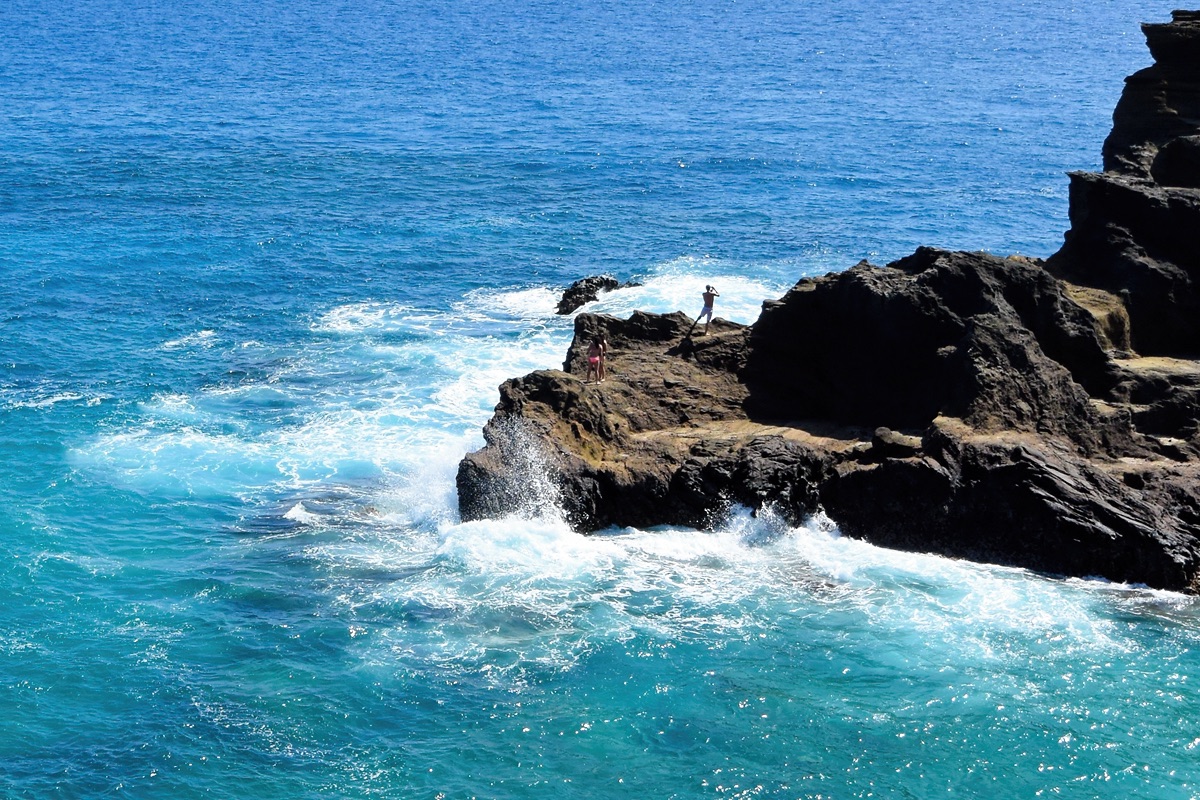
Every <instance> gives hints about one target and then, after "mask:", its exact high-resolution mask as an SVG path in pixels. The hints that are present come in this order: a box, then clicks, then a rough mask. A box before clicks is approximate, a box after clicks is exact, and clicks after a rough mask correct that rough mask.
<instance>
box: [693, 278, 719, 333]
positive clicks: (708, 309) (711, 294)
mask: <svg viewBox="0 0 1200 800" xmlns="http://www.w3.org/2000/svg"><path fill="white" fill-rule="evenodd" d="M702 296H703V297H704V308H702V309H700V316H698V317H696V321H695V322H693V323H692V327H690V328H688V336H691V335H692V331H694V330H695V329H696V326H697V325H699V324H700V320H701V319H703V320H704V335H705V336H707V335H708V323H710V322H712V314H713V301H714V300H716V299H717V298H718V297H720V296H721V295H720V293H719V292H717V290H716V289H714V288H713V287H711V286H705V287H704V294H703V295H702Z"/></svg>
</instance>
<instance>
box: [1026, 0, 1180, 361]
mask: <svg viewBox="0 0 1200 800" xmlns="http://www.w3.org/2000/svg"><path fill="white" fill-rule="evenodd" d="M1142 28H1143V30H1144V31H1145V33H1146V39H1147V42H1148V43H1149V46H1150V51H1151V53H1152V54H1153V55H1154V58H1155V63H1154V65H1153V66H1151V67H1147V68H1146V69H1144V70H1141V71H1140V72H1137V73H1135V74H1134V75H1131V76H1130V77H1129V78H1127V79H1126V82H1125V91H1124V93H1123V94H1122V95H1121V100H1120V102H1119V103H1118V104H1117V108H1116V111H1115V112H1114V113H1113V129H1112V133H1111V134H1109V136H1108V139H1107V140H1106V141H1105V142H1104V170H1105V171H1104V172H1103V173H1101V174H1096V173H1087V172H1076V173H1072V174H1071V189H1070V204H1071V205H1070V215H1071V230H1070V232H1068V234H1067V236H1066V243H1065V245H1064V246H1063V248H1062V250H1061V251H1059V252H1058V253H1057V254H1056V255H1055V256H1054V257H1052V258H1051V259H1050V260H1049V263H1048V265H1047V266H1048V267H1049V269H1050V270H1051V272H1053V273H1054V274H1056V275H1059V276H1060V277H1063V278H1065V279H1067V280H1069V281H1071V282H1072V283H1076V284H1079V285H1082V286H1087V287H1093V288H1096V289H1101V290H1104V291H1107V292H1111V293H1113V294H1115V295H1118V296H1119V297H1120V298H1121V299H1122V302H1123V304H1124V306H1125V307H1126V309H1127V310H1128V314H1129V317H1130V320H1131V323H1132V325H1131V328H1132V341H1131V345H1132V347H1133V349H1135V350H1136V351H1137V352H1139V353H1141V354H1142V355H1171V356H1183V357H1195V356H1197V355H1200V247H1198V246H1197V231H1198V230H1200V12H1195V11H1175V12H1174V13H1173V21H1172V22H1170V23H1168V24H1161V25H1143V26H1142Z"/></svg>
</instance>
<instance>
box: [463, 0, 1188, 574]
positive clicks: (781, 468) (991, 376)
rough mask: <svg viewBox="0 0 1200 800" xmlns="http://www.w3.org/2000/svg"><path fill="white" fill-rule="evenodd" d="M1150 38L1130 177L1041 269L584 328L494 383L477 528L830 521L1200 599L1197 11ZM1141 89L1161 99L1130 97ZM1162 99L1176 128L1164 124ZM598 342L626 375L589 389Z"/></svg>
mask: <svg viewBox="0 0 1200 800" xmlns="http://www.w3.org/2000/svg"><path fill="white" fill-rule="evenodd" d="M1147 34H1148V37H1149V39H1150V41H1151V45H1152V49H1154V52H1155V55H1156V56H1158V57H1159V59H1160V63H1159V64H1157V65H1156V66H1155V67H1152V68H1150V70H1146V71H1143V73H1138V76H1134V78H1131V79H1130V83H1129V85H1128V87H1127V89H1126V98H1123V99H1122V102H1121V106H1120V107H1118V111H1117V114H1116V115H1115V117H1114V119H1115V125H1114V132H1113V135H1112V136H1111V137H1110V139H1109V142H1108V143H1106V146H1105V148H1106V149H1105V156H1106V160H1105V163H1106V167H1110V168H1111V170H1112V171H1110V172H1106V173H1105V174H1103V175H1089V174H1084V173H1077V174H1075V175H1073V176H1072V194H1071V202H1072V207H1071V219H1072V230H1071V232H1070V233H1069V234H1068V236H1067V241H1066V244H1065V246H1064V248H1063V250H1062V251H1060V252H1059V253H1058V254H1056V255H1055V256H1054V257H1053V258H1052V259H1050V260H1049V261H1048V262H1046V263H1042V262H1040V261H1037V260H1033V259H1027V258H1019V257H1013V258H1007V259H1004V258H998V257H995V256H992V255H988V254H981V253H955V252H947V251H942V250H935V249H932V248H922V249H920V250H918V251H917V252H916V253H914V254H913V255H912V256H909V257H907V258H904V259H901V260H899V261H897V262H895V263H893V264H890V265H887V266H885V267H877V266H873V265H871V264H867V263H865V262H863V263H860V264H859V265H857V266H855V267H852V268H850V269H848V270H846V271H845V272H841V273H833V274H829V275H826V276H824V277H820V278H815V279H804V280H802V281H800V282H799V283H798V284H796V286H795V287H793V288H792V289H791V290H790V291H789V292H788V293H787V294H786V295H784V296H783V297H782V298H780V299H778V300H774V301H768V302H766V303H764V307H763V312H762V314H761V316H760V318H759V320H758V321H757V322H756V323H755V324H754V325H753V326H740V325H735V324H733V323H729V322H726V321H723V320H720V319H717V320H714V321H713V323H712V325H711V326H710V328H709V332H708V334H707V335H705V336H700V335H695V334H690V335H689V329H690V325H691V319H690V318H689V317H687V316H686V315H684V314H682V313H675V314H668V315H656V314H646V313H641V312H637V313H635V314H634V315H633V316H631V317H630V318H629V319H626V320H622V319H617V318H614V317H608V316H600V315H592V314H581V315H580V316H578V317H577V318H576V320H575V337H574V341H573V343H572V345H571V347H570V350H569V351H568V353H567V358H566V361H565V362H564V365H563V370H561V371H559V370H547V371H540V372H535V373H531V374H530V375H526V376H524V377H522V378H515V379H513V380H510V381H507V382H505V384H504V385H503V386H502V387H501V390H500V403H499V404H498V405H497V407H496V413H495V416H494V417H493V418H492V420H491V421H490V422H489V423H488V425H487V426H486V428H485V430H484V436H485V439H486V442H487V444H486V446H485V447H484V448H483V449H481V450H480V451H478V452H475V453H471V454H469V455H467V456H466V458H464V459H463V461H462V463H461V465H460V469H459V475H458V488H459V502H460V511H461V513H462V516H463V518H464V519H473V518H479V517H486V516H496V515H501V514H508V513H519V512H521V511H522V510H525V509H528V508H529V507H530V506H531V505H536V504H538V503H546V502H554V503H557V504H558V505H559V506H560V507H562V508H563V509H565V511H566V513H567V515H568V517H569V519H570V520H571V522H572V524H573V525H574V526H575V527H577V528H578V529H579V530H581V531H590V530H597V529H600V528H605V527H609V526H614V525H615V526H637V527H643V528H644V527H650V526H654V525H661V524H683V525H691V526H697V527H703V526H707V525H712V524H716V523H717V522H719V520H720V519H721V518H722V517H723V515H725V514H727V513H728V511H729V510H730V508H731V507H732V506H733V505H734V504H738V505H744V506H748V507H750V508H752V509H755V510H756V511H759V512H760V513H771V514H775V515H778V516H779V517H781V518H783V519H785V520H787V521H789V522H797V521H799V520H802V519H803V518H804V517H805V516H807V515H810V514H812V513H814V512H816V511H818V510H823V511H825V512H826V513H827V514H828V515H829V516H830V517H831V518H832V519H833V520H834V521H836V522H837V523H838V525H839V527H840V528H841V530H842V531H843V532H844V533H846V534H847V535H850V536H855V537H861V538H864V539H867V540H869V541H872V542H875V543H878V544H881V545H885V546H889V547H898V548H903V549H908V550H918V551H928V552H937V553H942V554H945V555H949V556H955V557H963V558H970V559H975V560H981V561H988V562H993V563H1001V564H1010V565H1015V566H1022V567H1027V568H1030V569H1035V570H1041V571H1044V572H1048V573H1053V574H1060V575H1076V576H1100V577H1105V578H1108V579H1112V580H1119V581H1128V582H1136V583H1145V584H1148V585H1151V586H1155V587H1161V588H1168V589H1177V590H1184V591H1192V592H1195V591H1198V590H1200V360H1198V358H1200V313H1197V312H1200V299H1198V297H1197V283H1196V279H1197V277H1198V276H1200V273H1198V272H1197V269H1198V266H1200V262H1198V260H1197V259H1200V248H1197V247H1196V246H1195V244H1194V243H1195V241H1196V239H1195V231H1196V230H1200V226H1198V225H1197V224H1196V223H1200V190H1198V189H1195V188H1189V187H1187V186H1180V185H1174V184H1182V183H1186V182H1187V181H1189V180H1191V177H1189V176H1190V175H1191V174H1192V173H1191V172H1189V170H1190V169H1191V167H1190V166H1188V165H1189V164H1190V163H1191V162H1190V161H1189V159H1190V158H1191V157H1192V155H1191V154H1192V151H1191V150H1190V149H1189V148H1191V147H1192V144H1191V137H1196V136H1200V121H1198V120H1197V115H1196V114H1195V113H1194V111H1195V110H1196V109H1195V108H1194V107H1193V106H1190V105H1188V103H1190V102H1192V100H1191V98H1192V97H1193V91H1194V85H1196V84H1197V78H1198V74H1200V61H1198V60H1197V59H1195V58H1193V56H1192V54H1193V53H1196V52H1200V14H1196V13H1195V12H1176V15H1175V21H1173V22H1172V23H1170V24H1169V25H1166V26H1147ZM1155 42H1159V44H1158V45H1155ZM1147 72H1149V73H1150V75H1149V77H1147V76H1146V75H1144V73H1147ZM1139 76H1142V77H1140V78H1139ZM1135 79H1137V80H1135ZM1148 81H1149V82H1154V81H1157V82H1158V83H1155V84H1154V85H1155V86H1157V87H1158V88H1157V89H1155V90H1154V91H1155V92H1157V94H1156V95H1155V96H1154V98H1149V99H1148V98H1146V97H1137V96H1131V93H1134V94H1136V93H1138V92H1144V91H1146V89H1145V87H1146V86H1147V85H1149V84H1148ZM1164 87H1165V88H1164ZM1162 98H1166V99H1165V100H1164V99H1162ZM1173 98H1182V99H1173ZM1147 103H1152V104H1158V105H1154V106H1153V107H1154V108H1155V109H1158V108H1159V107H1160V105H1161V104H1163V103H1165V104H1166V105H1163V106H1162V107H1163V108H1169V109H1171V110H1172V111H1173V112H1174V113H1166V112H1164V113H1162V114H1157V112H1156V115H1152V116H1153V117H1154V119H1157V120H1158V123H1155V124H1150V123H1148V122H1147V121H1146V120H1145V119H1144V116H1145V114H1144V112H1143V111H1139V110H1138V109H1141V108H1143V107H1145V106H1146V104H1147ZM1139 104H1140V105H1139ZM1188 114H1191V117H1190V118H1189V117H1188V116H1187V115H1188ZM1188 119H1190V120H1191V121H1190V123H1188V124H1182V123H1181V120H1182V121H1183V122H1184V123H1186V122H1187V120H1188ZM1176 142H1182V144H1179V145H1176V144H1175V143H1176ZM1164 153H1168V154H1170V155H1169V156H1163V154H1164ZM1164 159H1168V160H1165V161H1164ZM1164 164H1165V166H1164ZM1156 171H1157V172H1156ZM1164 174H1166V175H1168V176H1175V177H1173V178H1170V180H1169V181H1168V183H1164V182H1163V180H1164V179H1163V175H1164ZM1189 242H1190V243H1191V245H1190V247H1189V245H1188V243H1189ZM597 333H603V334H604V335H605V336H606V337H607V339H608V341H609V345H610V351H609V357H608V359H607V363H608V379H607V380H606V381H605V382H603V383H595V384H585V383H584V382H583V381H582V380H581V376H582V375H584V374H585V366H584V361H585V359H584V353H585V350H586V343H587V342H589V341H590V340H591V338H592V337H593V336H594V335H595V334H597Z"/></svg>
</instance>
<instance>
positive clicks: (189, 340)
mask: <svg viewBox="0 0 1200 800" xmlns="http://www.w3.org/2000/svg"><path fill="white" fill-rule="evenodd" d="M216 340H217V332H216V331H211V330H202V331H196V332H195V333H191V334H188V335H187V336H181V337H180V338H178V339H172V340H170V341H168V342H163V343H162V344H161V345H160V348H161V349H163V350H178V349H180V348H183V347H203V348H209V347H212V346H213V345H215V344H216Z"/></svg>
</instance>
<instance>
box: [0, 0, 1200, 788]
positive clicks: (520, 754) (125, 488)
mask: <svg viewBox="0 0 1200 800" xmlns="http://www.w3.org/2000/svg"><path fill="white" fill-rule="evenodd" d="M1173 5H1175V3H1173V2H1172V3H1167V2H1157V1H1154V2H1151V1H1150V0H1111V1H1109V0H1097V1H1096V2H1090V3H1077V2H1067V1H1066V0H1048V2H1038V3H1033V2H1023V1H1018V0H996V2H991V3H987V4H980V5H977V6H976V5H969V4H968V5H963V4H958V3H956V4H951V3H947V2H943V1H942V0H930V1H929V2H922V3H916V2H908V1H907V0H896V1H895V2H886V3H885V2H881V1H880V0H841V1H840V2H830V0H812V1H811V2H798V0H775V2H770V3H768V2H761V1H760V0H681V1H680V2H671V3H667V2H659V1H658V0H642V1H640V2H639V1H637V0H635V2H627V3H612V2H607V0H601V1H600V2H593V3H563V2H554V1H553V0H510V1H509V2H505V3H497V2H492V1H491V0H476V1H475V2H463V1H462V0H440V1H438V2H432V1H430V0H414V1H413V2H389V1H387V0H357V2H345V0H326V2H321V3H317V2H313V0H292V1H290V2H282V0H262V1H261V2H255V3H250V2H247V1H246V0H225V2H216V0H180V2H176V3H163V2H155V0H125V1H124V2H118V0H60V2H55V3H46V2H40V1H35V0H8V2H6V3H4V4H3V6H0V277H2V280H0V497H2V498H3V513H0V711H2V712H3V713H0V796H2V797H4V798H98V797H118V798H160V797H169V798H191V797H234V798H244V799H246V800H252V799H255V798H289V800H291V799H294V798H318V797H319V798H363V797H388V798H430V800H433V799H434V798H595V797H618V798H619V797H631V798H632V797H636V798H867V797H880V798H903V797H907V798H928V797H934V796H953V797H968V798H972V797H1013V798H1017V797H1022V798H1035V797H1068V798H1094V797H1138V798H1164V799H1172V800H1174V799H1176V798H1193V799H1194V798H1200V750H1198V747H1200V699H1198V696H1197V692H1196V687H1195V686H1194V684H1195V683H1196V682H1197V680H1200V602H1198V601H1197V600H1196V599H1194V598H1191V597H1187V596H1183V595H1177V594H1171V593H1166V592H1160V591H1152V590H1149V589H1147V588H1145V587H1138V586H1124V585H1114V584H1110V583H1105V582H1102V581H1098V580H1063V579H1058V578H1055V577H1053V576H1043V575H1037V574H1033V573H1029V572H1026V571H1022V570H1016V569H1009V568H1001V567H995V566H988V565H979V564H972V563H967V562H962V561H953V560H948V559H944V558H939V557H934V556H929V555H921V554H908V553H899V552H894V551H889V550H885V549H881V548H877V547H873V546H870V545H868V544H865V543H863V542H860V541H855V540H851V539H847V538H844V537H841V536H840V535H839V533H838V531H837V525H836V520H829V519H826V518H823V517H817V518H814V519H812V520H810V521H809V522H808V523H806V524H805V525H804V526H802V527H799V528H790V527H788V526H786V525H784V524H783V523H781V522H780V521H779V520H775V519H771V518H770V516H769V515H763V516H760V517H758V518H754V517H751V516H750V515H749V514H748V513H735V514H733V515H732V516H731V518H730V519H729V520H728V521H727V522H726V523H725V524H723V525H722V526H721V527H720V528H719V529H717V530H712V531H694V530H682V529H663V530H648V531H642V530H611V531H605V532H602V533H600V534H598V535H594V536H589V537H584V536H579V535H576V534H574V533H572V532H570V530H569V529H568V528H567V526H566V525H565V524H564V523H563V521H562V519H561V517H560V515H559V513H558V510H557V509H556V508H555V507H554V506H553V504H541V505H537V504H531V506H530V507H529V508H528V509H526V512H525V513H523V514H521V515H518V516H514V517H512V518H508V519H499V520H492V521H483V522H471V523H465V524H464V523H462V522H461V521H460V520H459V519H458V514H457V501H456V496H455V488H454V474H455V470H456V466H457V463H458V461H459V459H461V458H462V456H463V455H464V454H465V453H467V452H468V451H470V450H472V449H475V448H477V447H479V446H481V444H482V435H481V428H482V426H483V424H484V423H485V422H486V421H487V420H488V418H489V417H490V415H491V410H492V407H493V406H494V404H495V403H496V402H497V400H498V392H497V387H498V385H499V384H500V383H501V382H502V381H503V380H505V379H506V378H509V377H514V376H517V375H521V374H524V373H526V372H528V371H531V370H534V369H541V368H550V367H559V366H561V363H562V359H563V358H564V356H565V352H566V348H567V345H568V344H569V342H570V338H571V331H572V321H571V318H570V317H561V316H557V315H556V314H555V313H554V308H555V304H556V301H557V299H558V296H559V294H560V293H561V291H562V290H563V288H565V287H566V286H567V285H568V284H570V283H571V282H572V281H574V280H575V279H577V278H580V277H583V276H586V275H593V274H599V273H609V274H612V275H614V276H616V277H618V278H620V279H621V280H635V281H638V282H640V284H641V285H640V286H638V287H636V288H631V289H626V290H622V291H618V292H614V293H611V294H609V295H605V296H604V297H602V298H601V300H599V301H598V302H596V303H593V304H590V305H589V306H587V307H586V309H585V310H588V311H596V312H603V313H610V314H618V315H627V314H629V313H630V312H632V311H633V310H634V309H644V310H648V311H656V312H670V311H675V310H683V311H685V312H687V313H689V314H695V313H697V312H698V311H699V303H700V300H699V295H700V292H701V290H702V288H703V286H704V284H706V283H712V284H715V285H716V286H717V287H718V289H719V290H720V292H721V298H720V301H719V305H718V308H717V315H718V316H724V317H726V318H728V319H732V320H735V321H738V322H744V323H749V322H753V321H754V319H755V318H756V316H757V314H758V311H759V309H760V307H761V303H762V301H763V300H765V299H770V298H774V297H778V296H779V295H780V294H782V293H783V292H784V291H785V290H786V289H787V288H788V287H789V286H791V285H792V284H793V283H794V282H795V281H796V280H798V279H799V278H801V277H803V276H806V275H818V274H823V273H825V272H829V271H833V270H841V269H845V268H847V267H849V266H851V265H853V264H854V263H856V262H858V261H859V260H860V259H868V260H870V261H871V262H873V263H877V264H883V263H886V262H888V261H890V260H892V259H895V258H899V257H901V256H904V255H906V254H908V253H910V252H911V251H912V250H913V249H915V248H916V247H917V246H918V245H934V246H941V247H947V248H954V249H967V250H987V251H990V252H993V253H997V254H1003V255H1007V254H1010V253H1023V254H1026V255H1030V256H1038V257H1045V256H1048V255H1050V254H1051V253H1053V252H1054V251H1055V250H1056V249H1057V248H1058V247H1059V245H1060V244H1061V241H1062V234H1063V232H1064V231H1065V230H1066V229H1067V227H1068V222H1067V177H1066V174H1065V173H1066V172H1067V171H1069V170H1076V169H1083V170H1095V169H1098V168H1099V167H1100V147H1101V143H1102V142H1103V140H1104V137H1105V136H1106V134H1107V132H1108V130H1109V128H1110V126H1111V114H1112V109H1113V107H1114V105H1115V104H1116V101H1117V98H1118V97H1119V96H1120V92H1121V89H1122V85H1123V79H1124V77H1125V76H1126V75H1128V74H1130V73H1132V72H1134V71H1135V70H1137V69H1140V68H1142V67H1145V66H1149V64H1150V63H1151V60H1150V56H1149V52H1148V51H1147V50H1146V48H1145V45H1144V41H1143V38H1142V36H1141V33H1140V30H1139V28H1138V24H1139V23H1140V22H1143V21H1166V20H1168V19H1169V11H1170V9H1171V8H1172V6H1173ZM614 377H619V376H614ZM1189 681H1192V683H1189Z"/></svg>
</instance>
